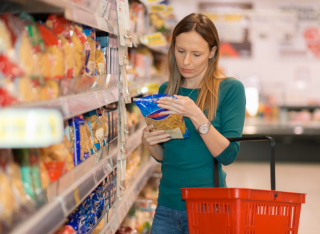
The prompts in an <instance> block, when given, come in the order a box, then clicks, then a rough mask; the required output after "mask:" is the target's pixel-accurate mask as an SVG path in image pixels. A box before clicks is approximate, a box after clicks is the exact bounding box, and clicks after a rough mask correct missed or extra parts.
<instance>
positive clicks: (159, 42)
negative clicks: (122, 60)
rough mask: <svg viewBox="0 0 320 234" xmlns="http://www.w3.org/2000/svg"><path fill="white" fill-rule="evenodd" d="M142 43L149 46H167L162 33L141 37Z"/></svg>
mask: <svg viewBox="0 0 320 234" xmlns="http://www.w3.org/2000/svg"><path fill="white" fill-rule="evenodd" d="M140 41H141V43H144V44H147V45H149V46H165V45H166V44H167V41H166V38H165V37H164V36H163V35H162V33H154V34H149V35H146V36H144V37H141V38H140Z"/></svg>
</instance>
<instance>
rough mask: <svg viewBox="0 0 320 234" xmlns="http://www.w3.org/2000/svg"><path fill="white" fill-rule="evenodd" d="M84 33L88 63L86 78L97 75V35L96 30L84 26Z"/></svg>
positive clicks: (86, 64)
mask: <svg viewBox="0 0 320 234" xmlns="http://www.w3.org/2000/svg"><path fill="white" fill-rule="evenodd" d="M83 32H84V34H85V35H86V44H85V50H86V63H85V76H95V75H97V69H96V54H95V53H96V42H95V41H96V33H95V30H94V29H93V28H91V27H88V26H83Z"/></svg>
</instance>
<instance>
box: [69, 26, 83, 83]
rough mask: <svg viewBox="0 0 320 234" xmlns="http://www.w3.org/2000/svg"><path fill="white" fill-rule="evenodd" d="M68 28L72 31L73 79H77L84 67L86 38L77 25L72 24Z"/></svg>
mask: <svg viewBox="0 0 320 234" xmlns="http://www.w3.org/2000/svg"><path fill="white" fill-rule="evenodd" d="M70 27H72V29H73V30H74V33H73V34H72V36H71V39H72V41H73V44H74V47H75V77H78V76H79V75H80V73H81V71H82V69H83V67H84V65H85V61H86V49H85V45H86V41H87V40H86V36H85V34H84V33H83V32H82V28H81V27H80V26H79V25H77V24H73V25H71V26H70Z"/></svg>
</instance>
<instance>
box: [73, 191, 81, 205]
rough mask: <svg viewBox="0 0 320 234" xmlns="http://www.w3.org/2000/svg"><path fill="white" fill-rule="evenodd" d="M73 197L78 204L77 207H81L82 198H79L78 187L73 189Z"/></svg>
mask: <svg viewBox="0 0 320 234" xmlns="http://www.w3.org/2000/svg"><path fill="white" fill-rule="evenodd" d="M73 196H74V200H75V202H76V205H79V204H80V196H79V191H78V187H75V188H73Z"/></svg>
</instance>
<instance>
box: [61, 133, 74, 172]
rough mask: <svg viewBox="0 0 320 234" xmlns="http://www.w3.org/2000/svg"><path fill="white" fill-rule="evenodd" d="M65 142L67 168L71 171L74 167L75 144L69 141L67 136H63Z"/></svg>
mask: <svg viewBox="0 0 320 234" xmlns="http://www.w3.org/2000/svg"><path fill="white" fill-rule="evenodd" d="M63 143H64V145H65V147H66V159H67V169H68V171H69V170H71V169H72V168H74V158H73V150H72V149H73V145H72V144H71V143H70V142H69V141H68V139H67V137H66V136H64V138H63Z"/></svg>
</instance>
